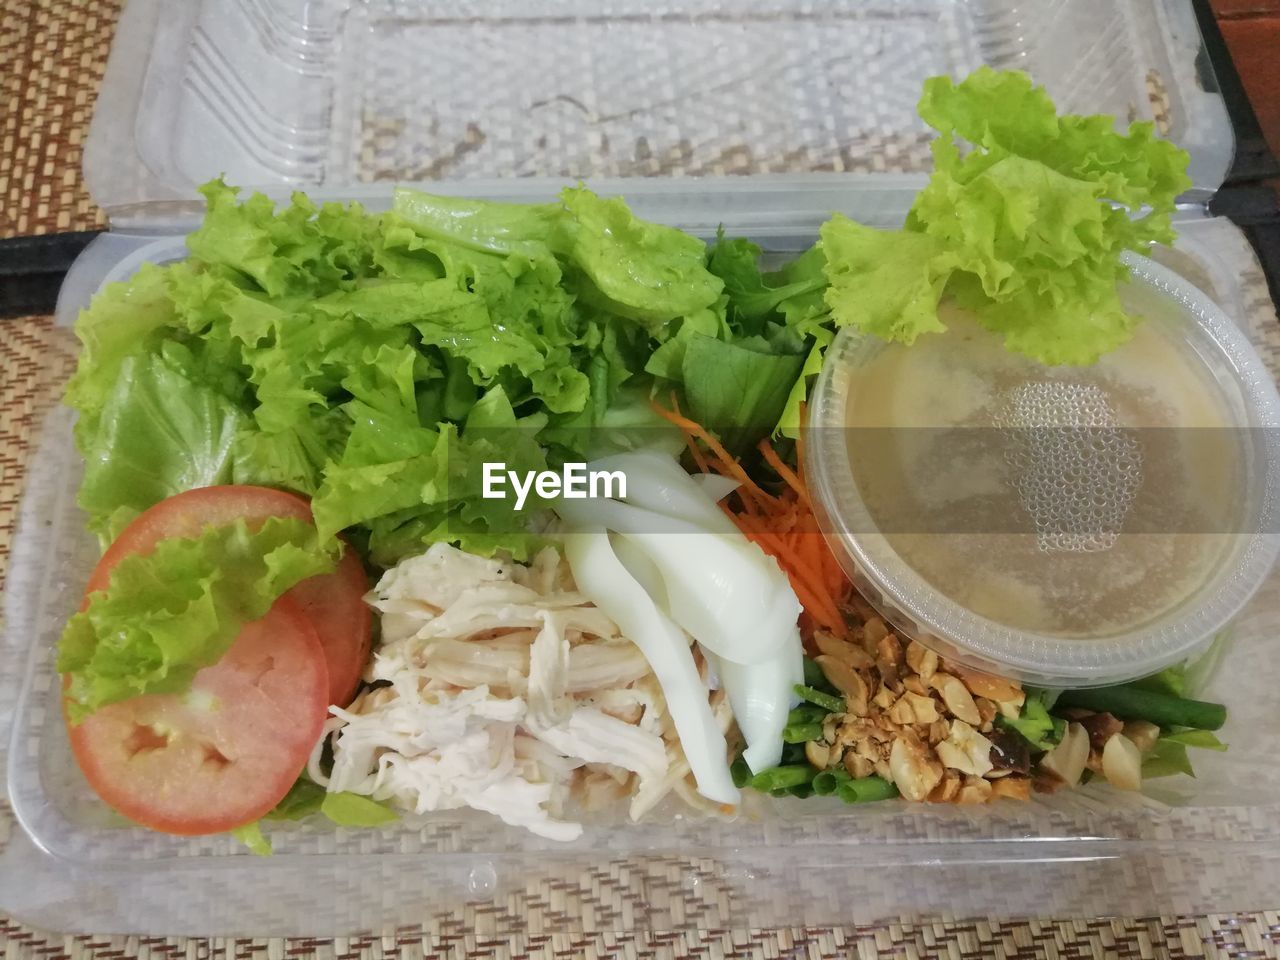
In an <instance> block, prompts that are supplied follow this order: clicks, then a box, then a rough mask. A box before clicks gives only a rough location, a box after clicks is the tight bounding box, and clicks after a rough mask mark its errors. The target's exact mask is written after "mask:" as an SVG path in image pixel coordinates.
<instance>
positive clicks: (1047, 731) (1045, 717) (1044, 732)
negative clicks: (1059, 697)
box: [996, 690, 1066, 750]
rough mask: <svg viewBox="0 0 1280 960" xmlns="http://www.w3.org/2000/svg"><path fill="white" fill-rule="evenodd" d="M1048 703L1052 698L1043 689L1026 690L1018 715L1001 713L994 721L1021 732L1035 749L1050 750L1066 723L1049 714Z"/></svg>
mask: <svg viewBox="0 0 1280 960" xmlns="http://www.w3.org/2000/svg"><path fill="white" fill-rule="evenodd" d="M1050 705H1052V698H1051V697H1050V696H1046V695H1045V692H1044V691H1036V690H1028V691H1027V699H1026V701H1025V702H1024V703H1023V705H1022V710H1021V711H1020V712H1019V714H1018V716H1016V717H1012V718H1011V717H1006V716H1004V715H1003V714H1001V715H999V716H997V717H996V723H997V724H999V725H1000V726H1002V727H1005V728H1006V729H1009V730H1014V731H1016V732H1017V733H1020V734H1022V736H1023V737H1024V738H1025V739H1026V741H1027V742H1028V743H1030V744H1031V746H1032V747H1034V748H1035V749H1036V750H1052V749H1053V748H1054V746H1056V745H1057V743H1058V742H1059V741H1060V740H1061V739H1062V734H1063V731H1064V730H1065V729H1066V723H1065V722H1064V721H1063V720H1061V719H1059V718H1058V717H1054V716H1050V714H1049V706H1050Z"/></svg>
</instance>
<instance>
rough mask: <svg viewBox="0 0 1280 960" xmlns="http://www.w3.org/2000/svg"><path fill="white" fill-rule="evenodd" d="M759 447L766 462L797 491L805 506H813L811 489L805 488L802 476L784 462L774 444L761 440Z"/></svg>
mask: <svg viewBox="0 0 1280 960" xmlns="http://www.w3.org/2000/svg"><path fill="white" fill-rule="evenodd" d="M759 449H760V452H761V453H762V454H764V459H765V462H766V463H768V464H769V466H771V467H773V469H774V470H775V471H776V472H777V474H778V476H780V477H781V478H782V479H783V480H785V481H786V484H787V486H789V487H790V488H791V489H792V490H794V491H795V492H796V495H797V496H798V497H799V498H800V500H801V502H802V503H804V505H805V506H807V507H811V506H812V504H810V503H809V491H808V490H806V489H805V488H804V484H802V483H801V482H800V478H799V477H798V476H796V474H795V473H794V472H793V471H792V469H791V468H790V467H788V466H787V465H786V464H785V463H783V462H782V458H781V457H780V456H778V453H777V451H776V450H774V449H773V445H772V444H771V443H769V441H768V440H761V441H760V447H759Z"/></svg>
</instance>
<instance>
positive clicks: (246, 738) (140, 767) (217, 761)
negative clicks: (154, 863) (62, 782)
mask: <svg viewBox="0 0 1280 960" xmlns="http://www.w3.org/2000/svg"><path fill="white" fill-rule="evenodd" d="M328 688H329V677H328V670H327V667H326V666H325V657H324V651H323V650H322V649H321V646H320V641H319V639H318V638H317V637H316V632H315V628H314V627H313V626H312V624H311V622H310V620H308V618H307V617H305V616H303V614H302V613H301V611H299V610H298V608H297V605H296V604H294V603H293V602H292V601H290V600H288V599H286V598H283V597H282V598H281V599H280V600H278V601H277V602H276V604H275V605H274V606H273V607H272V608H271V610H270V611H268V613H267V615H266V616H265V617H263V618H261V619H260V620H256V621H254V622H253V623H250V624H248V625H246V626H245V628H244V630H243V631H241V633H240V636H239V637H237V638H236V641H235V643H234V644H233V645H232V646H231V648H230V649H229V650H228V651H227V653H226V655H224V656H223V658H222V659H221V660H220V661H218V663H216V664H214V665H213V666H210V667H206V668H205V669H203V670H201V671H199V672H198V673H197V674H196V677H195V680H194V681H193V682H192V686H191V690H190V691H189V692H188V693H185V694H145V695H143V696H140V697H134V698H132V699H130V700H125V701H122V702H120V703H114V704H109V705H107V706H105V707H102V708H101V709H99V710H97V711H95V712H94V713H92V714H90V715H89V716H88V717H87V718H85V719H84V720H83V721H81V722H80V723H78V724H72V723H71V722H70V721H68V723H67V730H68V734H69V736H70V740H71V750H72V754H73V755H74V756H75V758H76V762H77V764H78V765H79V766H80V769H81V771H82V772H83V773H84V776H85V779H87V780H88V781H89V785H90V786H91V787H93V789H94V792H96V793H97V794H98V796H99V797H101V798H102V800H103V801H104V802H105V803H106V804H107V805H108V806H110V807H112V808H113V809H114V810H116V811H117V812H119V813H121V814H122V815H124V816H125V817H127V818H128V819H130V820H132V821H134V822H135V823H139V824H141V825H142V826H144V827H148V828H150V829H152V830H157V831H160V832H163V833H171V834H179V835H182V836H197V835H203V834H211V833H222V832H225V831H227V830H231V829H234V828H235V827H239V826H243V825H245V824H248V823H253V822H254V821H256V820H258V819H260V818H261V817H262V816H263V815H264V814H266V813H267V812H268V811H270V810H271V809H272V808H273V807H275V805H276V804H278V803H279V802H280V800H281V799H283V797H284V795H285V794H286V793H288V792H289V788H290V787H292V786H293V783H294V781H295V780H297V778H298V775H299V774H300V773H301V772H302V770H303V769H304V767H305V766H306V763H307V760H308V758H309V756H310V753H311V750H312V748H313V747H314V745H315V744H316V742H317V741H318V740H319V739H320V736H321V734H322V732H323V728H324V722H325V717H326V714H327V712H328V711H327V696H326V694H327V692H328Z"/></svg>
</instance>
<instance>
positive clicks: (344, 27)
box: [85, 0, 1232, 233]
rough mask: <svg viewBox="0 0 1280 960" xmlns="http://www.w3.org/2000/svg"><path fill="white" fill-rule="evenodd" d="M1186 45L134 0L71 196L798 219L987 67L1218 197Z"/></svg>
mask: <svg viewBox="0 0 1280 960" xmlns="http://www.w3.org/2000/svg"><path fill="white" fill-rule="evenodd" d="M1198 46H1199V34H1198V32H1197V29H1196V25H1195V21H1194V18H1193V17H1192V15H1191V6H1190V4H1189V3H1188V2H1186V0H1157V2H1154V3H1145V2H1137V0H1120V2H1116V0H1078V2H1072V3H1056V2H1050V0H1033V2H1030V3H1016V4H1015V3H1011V2H1007V0H1006V2H999V0H993V2H986V0H983V2H963V0H904V2H895V3H880V4H866V3H862V2H855V0H837V2H831V3H818V4H815V3H812V2H808V0H748V2H743V3H735V4H732V5H725V4H722V3H720V2H718V0H674V2H667V3H662V4H650V3H646V2H640V0H608V2H605V3H597V2H588V0H542V2H539V3H532V4H530V3H515V2H514V0H503V2H498V3H476V2H467V0H454V2H448V3H434V2H433V3H427V2H425V0H367V2H360V3H354V2H352V0H192V2H190V3H180V4H179V3H162V2H161V0H133V2H131V3H130V4H129V5H128V6H127V8H126V10H125V11H124V14H123V16H122V19H121V22H120V27H119V31H118V33H117V37H116V41H115V46H114V48H113V51H112V56H111V60H110V63H109V67H108V71H107V76H106V80H105V82H104V84H103V87H102V92H101V94H100V98H99V102H98V106H97V110H96V113H95V116H94V121H93V126H92V129H91V132H90V136H89V140H88V143H87V146H86V156H85V178H86V181H87V183H88V185H89V189H90V191H91V193H92V194H93V197H94V199H95V201H97V203H98V204H100V205H101V206H102V207H103V208H104V209H106V210H107V212H108V213H109V214H110V216H111V218H112V221H113V224H115V225H117V226H120V225H129V224H140V223H141V224H145V225H155V224H163V223H164V222H165V221H166V220H172V221H174V222H178V221H181V220H182V219H183V218H186V217H189V216H190V214H191V213H192V212H193V211H196V210H198V204H197V203H194V202H193V197H194V192H193V191H194V187H195V186H196V185H197V184H199V183H201V182H203V181H205V180H207V179H209V178H211V177H214V176H217V175H218V174H225V175H226V177H227V178H228V180H229V181H230V182H232V183H236V184H239V185H241V186H245V187H249V188H256V189H262V190H265V191H266V192H268V193H274V194H282V193H286V192H288V191H289V190H291V189H293V188H298V187H300V188H305V189H307V190H308V191H309V192H310V193H312V194H313V195H316V196H321V197H333V198H348V199H349V198H360V197H366V198H370V199H372V200H375V201H376V200H377V199H378V198H385V197H386V196H387V195H388V194H389V192H390V191H389V186H390V185H391V184H392V183H417V184H431V185H433V189H437V190H444V191H454V192H466V193H470V194H475V195H484V196H495V197H511V198H521V197H530V196H542V197H545V196H546V195H547V194H548V193H550V192H551V190H552V189H553V188H554V185H555V184H557V183H559V182H562V181H566V180H567V181H572V180H576V179H578V178H586V179H590V180H592V181H593V183H595V184H596V185H597V186H599V187H600V188H601V189H607V190H616V191H621V192H625V193H626V194H627V195H628V198H629V199H632V200H633V201H634V202H636V203H637V205H638V208H639V209H640V211H641V212H642V213H643V214H644V215H647V216H658V217H660V216H662V214H663V212H664V211H668V212H672V213H676V212H678V213H681V214H683V215H684V216H683V217H682V219H683V220H684V221H686V222H687V221H688V219H689V212H690V208H691V207H692V208H693V209H695V210H697V211H699V213H700V219H702V220H705V221H706V222H707V223H709V224H710V226H711V228H714V226H715V224H716V223H717V222H719V221H722V220H723V221H724V222H725V223H726V224H727V225H729V226H734V227H738V228H739V229H745V228H750V227H752V226H757V225H758V224H757V223H756V222H755V221H752V220H750V218H751V217H753V216H754V217H757V218H762V221H763V226H764V227H766V228H767V227H768V226H769V225H770V223H772V222H774V221H776V220H777V219H779V218H780V217H782V216H783V215H784V214H785V215H786V216H787V217H789V218H791V225H793V226H794V225H796V224H797V223H798V222H803V221H804V219H805V218H806V217H809V216H810V215H811V216H812V218H814V219H815V220H817V219H821V218H823V217H825V216H826V215H827V214H829V213H830V211H831V210H832V209H848V207H849V203H850V202H851V201H849V200H848V198H849V196H850V194H851V193H857V192H858V190H859V189H862V188H865V187H866V186H867V185H868V184H875V185H877V187H878V188H880V187H890V188H894V187H901V188H902V189H903V190H904V191H905V194H904V195H905V197H907V198H908V200H909V197H910V195H911V194H912V193H913V192H914V186H910V187H908V186H907V185H906V184H903V183H901V182H900V181H902V180H903V178H905V179H906V181H908V182H909V183H910V184H915V183H916V181H917V180H918V178H919V177H920V176H921V175H923V174H924V173H925V172H927V170H928V169H929V167H930V154H929V147H928V143H929V140H930V135H931V131H929V130H928V129H927V128H926V127H925V125H924V124H923V123H922V122H921V121H920V119H919V117H918V116H917V114H916V109H915V105H916V102H917V100H918V98H919V95H920V90H921V84H922V82H923V81H924V79H925V78H926V77H929V76H932V75H935V74H950V75H953V76H957V77H959V76H963V75H965V74H966V73H968V72H969V71H971V70H973V69H974V68H976V67H978V66H980V65H982V64H988V65H990V66H992V67H997V68H1006V67H1017V68H1020V69H1025V70H1027V71H1028V72H1029V73H1030V74H1031V75H1032V76H1033V77H1034V78H1035V79H1036V80H1037V81H1039V82H1042V83H1044V84H1045V85H1046V86H1047V88H1048V89H1049V92H1050V93H1051V94H1052V95H1053V97H1054V98H1055V100H1056V102H1057V103H1058V105H1059V107H1060V109H1063V110H1066V111H1071V112H1085V113H1095V112H1108V113H1113V114H1115V115H1116V116H1117V117H1119V118H1120V119H1121V120H1130V119H1145V120H1154V121H1155V123H1156V124H1157V126H1158V128H1159V130H1160V131H1161V132H1162V133H1163V134H1165V135H1166V136H1168V137H1169V138H1171V139H1172V140H1174V141H1175V142H1177V143H1179V144H1180V145H1181V146H1183V147H1185V148H1186V149H1187V150H1188V151H1189V152H1190V153H1191V156H1192V165H1191V166H1192V170H1191V172H1192V177H1193V180H1194V183H1195V185H1196V187H1197V188H1199V189H1202V190H1213V189H1216V188H1217V186H1218V185H1219V184H1220V183H1221V180H1222V177H1223V175H1224V172H1225V170H1226V168H1227V166H1228V164H1229V162H1230V159H1231V154H1232V139H1231V131H1230V125H1229V123H1228V122H1227V119H1226V114H1225V110H1224V108H1223V105H1222V101H1221V98H1220V97H1219V96H1218V95H1217V94H1216V93H1215V92H1211V90H1206V89H1205V87H1206V86H1207V87H1209V88H1212V86H1213V84H1212V79H1211V78H1209V81H1208V82H1207V83H1205V82H1204V80H1203V78H1202V77H1200V76H1198V75H1197V72H1196V69H1195V66H1194V64H1195V62H1196V53H1197V50H1198ZM905 206H906V204H905V203H903V204H898V207H897V214H896V215H897V216H899V217H900V216H901V214H902V212H903V211H904V210H905ZM873 212H874V211H873ZM739 218H748V219H747V222H742V221H741V220H740V219H739ZM797 218H799V220H798V221H797ZM765 232H766V233H767V229H766V231H765Z"/></svg>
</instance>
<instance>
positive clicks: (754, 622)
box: [556, 491, 800, 663]
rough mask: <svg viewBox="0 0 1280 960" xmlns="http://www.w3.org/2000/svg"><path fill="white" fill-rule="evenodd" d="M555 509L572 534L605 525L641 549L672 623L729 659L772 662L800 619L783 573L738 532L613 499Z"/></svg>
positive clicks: (566, 504)
mask: <svg viewBox="0 0 1280 960" xmlns="http://www.w3.org/2000/svg"><path fill="white" fill-rule="evenodd" d="M628 492H629V491H628ZM556 510H557V511H558V512H559V513H560V515H561V516H562V517H563V518H564V519H565V520H566V521H567V522H568V523H570V524H571V525H572V526H573V527H575V528H578V529H582V528H587V527H594V528H600V527H603V528H604V529H606V530H612V531H615V532H616V533H618V534H620V535H622V536H624V537H627V538H629V539H631V540H632V541H633V542H635V543H636V544H637V545H638V546H639V547H640V548H641V549H643V550H644V552H645V553H646V554H648V556H649V559H650V560H652V561H653V562H654V563H655V564H656V565H657V567H658V569H659V571H661V573H662V579H663V582H664V583H665V584H666V588H667V601H668V607H667V610H668V612H669V613H670V615H671V618H672V619H673V620H675V621H676V623H678V624H680V626H682V627H684V629H685V630H687V631H689V633H690V634H692V635H693V637H694V639H696V640H697V641H698V642H699V643H701V644H702V645H703V646H704V647H706V648H707V649H708V650H710V651H711V652H712V653H714V654H716V655H717V656H720V657H723V658H724V659H726V660H732V661H733V662H735V663H756V662H759V661H762V660H766V659H769V658H770V657H772V656H773V655H774V654H775V653H777V652H778V651H779V650H780V649H781V648H782V647H783V645H784V644H785V643H786V641H787V638H788V636H789V635H790V632H791V629H792V628H793V627H794V626H795V623H796V619H797V618H798V617H799V616H800V601H799V600H797V599H796V595H795V591H794V590H792V589H791V583H790V581H788V580H787V576H786V574H784V573H783V572H782V571H781V570H780V569H779V568H778V565H777V562H776V561H774V559H773V558H772V557H770V556H768V555H767V554H766V553H765V552H764V551H763V550H761V549H760V547H759V546H757V545H756V544H754V543H752V542H751V541H750V540H748V539H746V538H745V537H744V536H742V534H741V533H739V532H738V531H737V529H736V528H735V529H734V532H733V533H732V534H722V533H711V532H708V531H706V530H704V529H702V528H701V527H698V526H696V525H695V524H692V523H689V522H688V521H686V520H681V519H679V518H676V517H666V516H662V515H661V514H659V513H656V512H654V511H652V510H646V509H644V508H643V507H637V506H635V505H633V504H629V503H620V502H618V501H616V500H560V501H557V503H556ZM725 519H726V520H728V518H727V517H726V518H725ZM730 522H731V521H730ZM588 595H590V594H589V593H588Z"/></svg>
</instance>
